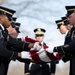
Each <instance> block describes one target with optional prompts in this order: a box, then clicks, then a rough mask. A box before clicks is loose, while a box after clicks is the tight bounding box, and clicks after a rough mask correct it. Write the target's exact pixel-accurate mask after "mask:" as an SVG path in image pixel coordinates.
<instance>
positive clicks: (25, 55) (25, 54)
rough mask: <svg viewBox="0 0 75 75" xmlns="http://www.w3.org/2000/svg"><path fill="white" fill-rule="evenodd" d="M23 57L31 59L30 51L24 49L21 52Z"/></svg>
mask: <svg viewBox="0 0 75 75" xmlns="http://www.w3.org/2000/svg"><path fill="white" fill-rule="evenodd" d="M21 58H24V59H31V57H30V53H29V52H25V51H22V52H21Z"/></svg>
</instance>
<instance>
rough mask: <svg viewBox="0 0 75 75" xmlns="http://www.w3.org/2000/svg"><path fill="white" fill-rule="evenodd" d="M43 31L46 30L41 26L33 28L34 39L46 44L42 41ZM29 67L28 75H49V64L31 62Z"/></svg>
mask: <svg viewBox="0 0 75 75" xmlns="http://www.w3.org/2000/svg"><path fill="white" fill-rule="evenodd" d="M45 32H46V30H45V29H42V28H36V29H34V33H35V38H36V40H37V41H39V42H40V43H41V44H42V45H43V46H45V45H46V43H44V42H43V39H44V33H45ZM29 69H30V75H50V71H49V65H48V63H45V62H39V63H35V62H31V63H30V65H29Z"/></svg>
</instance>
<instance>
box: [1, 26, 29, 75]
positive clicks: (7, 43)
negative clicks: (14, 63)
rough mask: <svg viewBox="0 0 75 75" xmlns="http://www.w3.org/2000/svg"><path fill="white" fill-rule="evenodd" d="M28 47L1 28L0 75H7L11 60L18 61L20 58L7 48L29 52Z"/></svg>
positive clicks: (16, 53)
mask: <svg viewBox="0 0 75 75" xmlns="http://www.w3.org/2000/svg"><path fill="white" fill-rule="evenodd" d="M28 45H29V44H28V43H25V42H21V41H18V40H16V39H13V38H12V37H11V36H9V35H8V32H7V30H6V29H4V30H3V29H2V27H1V26H0V75H7V70H8V64H9V62H10V60H16V59H17V58H18V52H16V50H15V51H13V50H12V49H9V48H7V47H13V48H16V49H17V50H18V51H21V50H22V51H23V50H24V51H25V50H26V51H28V50H29V48H28Z"/></svg>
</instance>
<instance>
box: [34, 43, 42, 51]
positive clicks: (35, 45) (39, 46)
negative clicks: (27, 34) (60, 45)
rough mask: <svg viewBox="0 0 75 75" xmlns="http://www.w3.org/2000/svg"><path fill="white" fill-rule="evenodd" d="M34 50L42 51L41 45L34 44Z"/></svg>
mask: <svg viewBox="0 0 75 75" xmlns="http://www.w3.org/2000/svg"><path fill="white" fill-rule="evenodd" d="M33 49H34V50H40V49H41V45H39V42H35V43H34V46H33Z"/></svg>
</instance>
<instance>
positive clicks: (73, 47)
mask: <svg viewBox="0 0 75 75" xmlns="http://www.w3.org/2000/svg"><path fill="white" fill-rule="evenodd" d="M54 52H58V53H59V55H65V54H66V53H69V54H75V37H74V38H73V40H72V41H71V42H70V43H68V44H66V45H63V46H58V47H55V48H54Z"/></svg>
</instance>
